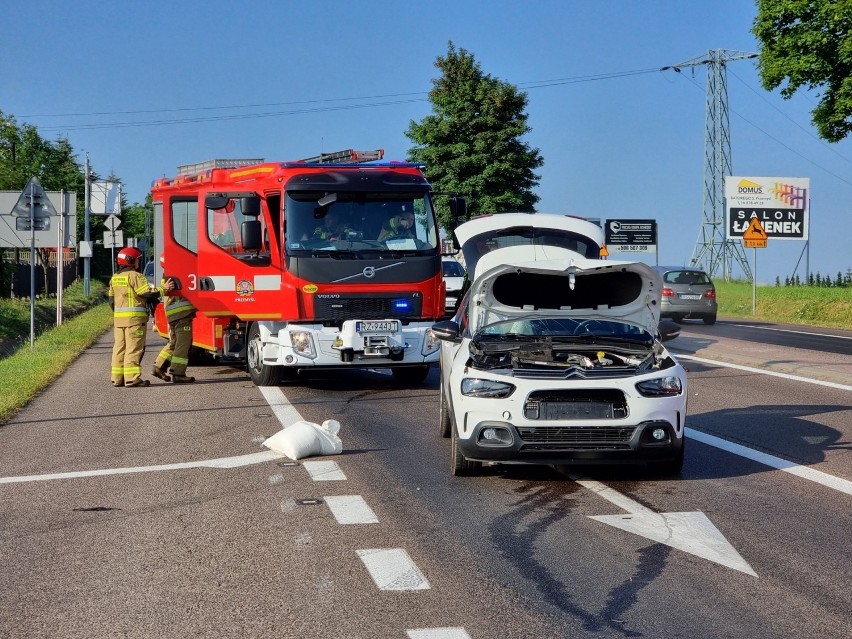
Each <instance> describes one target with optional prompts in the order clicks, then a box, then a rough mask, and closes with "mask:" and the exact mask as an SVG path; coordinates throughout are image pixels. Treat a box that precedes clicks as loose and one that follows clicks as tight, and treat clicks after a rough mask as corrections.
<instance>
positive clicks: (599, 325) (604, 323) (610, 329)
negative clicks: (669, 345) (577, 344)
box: [476, 317, 654, 343]
mask: <svg viewBox="0 0 852 639" xmlns="http://www.w3.org/2000/svg"><path fill="white" fill-rule="evenodd" d="M548 337H549V338H566V339H572V338H576V339H580V340H585V339H589V338H600V339H603V340H606V339H613V340H617V341H636V342H643V343H647V342H653V340H654V338H653V336H651V334H650V333H648V331H646V330H644V329H643V328H640V327H638V326H635V325H633V324H629V323H627V322H621V321H614V320H608V319H597V318H589V317H576V318H575V317H524V318H516V319H509V320H504V321H501V322H495V323H493V324H489V325H488V326H485V327H483V328H482V329H481V330H480V331H479V333H478V334H477V336H476V339H477V340H479V341H488V340H489V339H494V340H502V339H507V338H511V339H536V338H548Z"/></svg>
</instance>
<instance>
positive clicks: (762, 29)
mask: <svg viewBox="0 0 852 639" xmlns="http://www.w3.org/2000/svg"><path fill="white" fill-rule="evenodd" d="M752 33H754V35H755V36H756V37H757V39H758V43H759V45H760V60H759V61H758V69H759V71H760V76H761V81H762V83H763V87H764V88H765V89H766V90H767V91H772V90H774V89H776V88H778V87H779V86H781V84H782V83H784V82H785V81H786V84H785V85H784V86H783V87H782V88H781V95H782V96H783V97H784V98H785V99H789V98H791V97H792V96H793V94H795V92H796V91H797V90H798V89H799V88H801V87H805V88H806V89H809V90H812V89H816V90H819V92H820V94H821V99H820V102H819V104H817V106H816V108H814V110H813V111H811V115H812V121H813V123H814V125H815V126H816V128H817V131H818V132H819V135H820V137H822V138H823V139H825V140H828V141H829V142H839V141H840V140H842V139H843V138H845V137H846V136H847V135H848V134H849V132H850V131H851V130H852V2H849V0H757V16H756V17H755V19H754V23H753V25H752Z"/></svg>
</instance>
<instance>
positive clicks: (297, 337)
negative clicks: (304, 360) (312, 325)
mask: <svg viewBox="0 0 852 639" xmlns="http://www.w3.org/2000/svg"><path fill="white" fill-rule="evenodd" d="M290 343H291V344H292V345H293V351H294V352H295V353H296V354H297V355H301V356H302V357H308V358H310V359H316V356H317V351H316V349H315V348H314V340H313V338H312V337H311V334H310V333H308V332H306V331H290Z"/></svg>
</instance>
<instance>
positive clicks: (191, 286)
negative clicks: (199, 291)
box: [189, 273, 198, 291]
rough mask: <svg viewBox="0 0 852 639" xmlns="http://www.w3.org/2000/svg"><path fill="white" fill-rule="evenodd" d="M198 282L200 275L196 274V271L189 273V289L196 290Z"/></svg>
mask: <svg viewBox="0 0 852 639" xmlns="http://www.w3.org/2000/svg"><path fill="white" fill-rule="evenodd" d="M197 284H198V277H197V276H196V275H195V273H190V274H189V290H190V291H194V290H195V288H196V286H197Z"/></svg>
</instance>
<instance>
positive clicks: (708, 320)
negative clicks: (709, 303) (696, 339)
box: [702, 313, 716, 326]
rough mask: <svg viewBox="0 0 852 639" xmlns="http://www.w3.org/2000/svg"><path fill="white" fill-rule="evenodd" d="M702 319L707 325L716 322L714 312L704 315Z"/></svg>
mask: <svg viewBox="0 0 852 639" xmlns="http://www.w3.org/2000/svg"><path fill="white" fill-rule="evenodd" d="M702 319H703V320H704V323H705V324H707V326H713V324H715V323H716V314H715V313H714V314H713V315H705V316H704V317H703V318H702Z"/></svg>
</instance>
